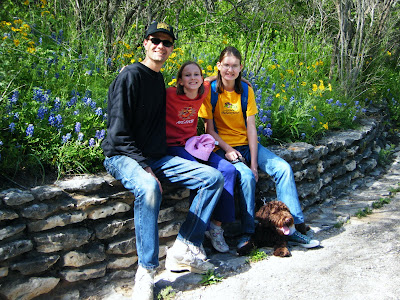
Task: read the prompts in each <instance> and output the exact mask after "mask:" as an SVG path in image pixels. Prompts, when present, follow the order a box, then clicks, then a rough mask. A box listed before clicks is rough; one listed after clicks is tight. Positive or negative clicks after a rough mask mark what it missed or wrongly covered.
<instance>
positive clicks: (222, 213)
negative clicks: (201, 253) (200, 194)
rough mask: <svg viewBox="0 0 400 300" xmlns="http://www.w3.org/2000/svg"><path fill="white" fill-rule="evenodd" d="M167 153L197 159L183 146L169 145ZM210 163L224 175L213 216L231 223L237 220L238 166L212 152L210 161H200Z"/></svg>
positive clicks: (192, 192)
mask: <svg viewBox="0 0 400 300" xmlns="http://www.w3.org/2000/svg"><path fill="white" fill-rule="evenodd" d="M167 153H168V154H169V155H176V156H179V157H182V158H185V159H187V160H192V161H197V159H196V158H195V157H193V156H192V155H191V154H190V153H189V152H187V151H186V150H185V147H183V146H172V147H168V150H167ZM200 162H202V163H204V164H206V165H209V166H211V167H213V168H215V169H217V170H218V171H220V172H221V174H222V176H224V189H223V191H222V194H221V197H220V198H219V201H218V203H217V205H216V206H215V208H214V212H213V215H212V218H213V219H214V220H217V221H220V222H222V223H230V222H234V221H235V198H234V193H235V183H236V173H237V172H236V168H235V167H234V166H233V165H232V164H231V163H230V162H229V161H227V160H226V159H223V158H222V157H220V156H219V155H217V154H215V153H214V152H211V154H210V157H209V159H208V161H200ZM190 192H191V195H190V196H191V199H192V198H194V197H193V196H194V194H195V193H194V192H195V191H193V190H192V191H190Z"/></svg>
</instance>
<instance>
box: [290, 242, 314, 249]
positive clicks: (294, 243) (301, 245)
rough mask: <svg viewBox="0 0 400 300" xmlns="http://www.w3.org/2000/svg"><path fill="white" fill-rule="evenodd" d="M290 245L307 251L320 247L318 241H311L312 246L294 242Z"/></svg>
mask: <svg viewBox="0 0 400 300" xmlns="http://www.w3.org/2000/svg"><path fill="white" fill-rule="evenodd" d="M288 244H289V245H294V246H300V247H303V248H307V249H310V248H315V247H318V246H320V243H319V241H317V240H311V243H310V244H302V243H299V242H293V241H289V242H288Z"/></svg>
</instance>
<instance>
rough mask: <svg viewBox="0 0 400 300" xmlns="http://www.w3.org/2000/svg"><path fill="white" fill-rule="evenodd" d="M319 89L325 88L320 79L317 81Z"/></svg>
mask: <svg viewBox="0 0 400 300" xmlns="http://www.w3.org/2000/svg"><path fill="white" fill-rule="evenodd" d="M318 88H319V89H320V90H321V91H323V90H325V86H324V82H323V81H322V80H320V81H319V87H318Z"/></svg>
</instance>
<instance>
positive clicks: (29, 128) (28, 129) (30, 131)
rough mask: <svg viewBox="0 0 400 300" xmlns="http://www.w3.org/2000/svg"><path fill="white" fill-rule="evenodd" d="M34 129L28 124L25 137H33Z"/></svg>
mask: <svg viewBox="0 0 400 300" xmlns="http://www.w3.org/2000/svg"><path fill="white" fill-rule="evenodd" d="M34 129H35V127H34V126H33V124H29V125H28V127H27V128H26V136H28V137H31V136H33V133H34Z"/></svg>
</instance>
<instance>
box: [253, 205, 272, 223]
mask: <svg viewBox="0 0 400 300" xmlns="http://www.w3.org/2000/svg"><path fill="white" fill-rule="evenodd" d="M269 213H270V211H269V206H268V205H267V204H265V205H263V206H261V208H260V209H259V210H258V211H257V212H256V219H257V220H258V221H259V222H260V223H261V225H267V224H268V220H269Z"/></svg>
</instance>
